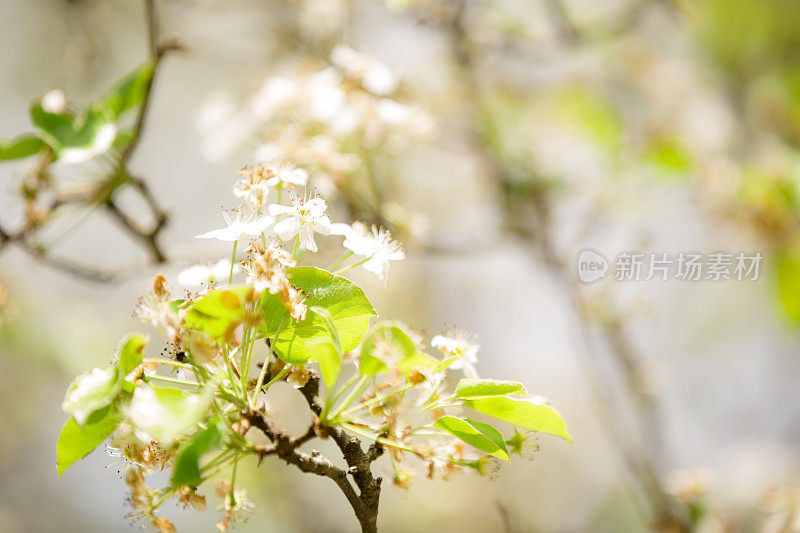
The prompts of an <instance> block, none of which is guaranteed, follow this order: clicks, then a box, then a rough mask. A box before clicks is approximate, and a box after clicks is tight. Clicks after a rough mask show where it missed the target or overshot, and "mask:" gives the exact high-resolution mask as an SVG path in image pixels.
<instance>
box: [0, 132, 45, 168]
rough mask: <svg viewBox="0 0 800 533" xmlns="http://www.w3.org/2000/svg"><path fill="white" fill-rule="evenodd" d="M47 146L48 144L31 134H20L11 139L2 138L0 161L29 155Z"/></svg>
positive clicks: (0, 142)
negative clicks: (4, 139)
mask: <svg viewBox="0 0 800 533" xmlns="http://www.w3.org/2000/svg"><path fill="white" fill-rule="evenodd" d="M45 148H47V144H46V143H45V142H44V141H42V140H41V139H40V138H38V137H36V136H34V135H30V134H26V135H20V136H18V137H15V138H13V139H11V140H9V141H3V140H2V139H0V161H9V160H11V159H22V158H23V157H29V156H32V155H34V154H38V153H39V152H41V151H42V150H44V149H45Z"/></svg>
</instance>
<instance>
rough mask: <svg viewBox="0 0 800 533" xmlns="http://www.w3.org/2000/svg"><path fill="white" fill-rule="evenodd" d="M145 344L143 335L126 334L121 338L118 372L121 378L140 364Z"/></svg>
mask: <svg viewBox="0 0 800 533" xmlns="http://www.w3.org/2000/svg"><path fill="white" fill-rule="evenodd" d="M146 344H147V341H146V340H145V338H144V336H142V335H139V334H133V335H128V336H127V337H126V338H125V339H123V341H122V343H121V344H120V346H121V347H120V349H119V372H120V375H121V376H122V377H123V378H124V377H125V376H127V375H128V374H130V373H131V372H133V369H134V368H136V367H137V366H139V365H140V364H142V352H143V350H144V347H145V345H146Z"/></svg>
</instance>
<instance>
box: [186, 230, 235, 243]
mask: <svg viewBox="0 0 800 533" xmlns="http://www.w3.org/2000/svg"><path fill="white" fill-rule="evenodd" d="M239 237H241V235H240V234H239V233H237V232H236V231H235V230H234V229H233V227H227V228H221V229H214V230H211V231H207V232H206V233H201V234H200V235H195V237H194V238H195V239H217V240H218V241H225V242H233V241H238V240H239Z"/></svg>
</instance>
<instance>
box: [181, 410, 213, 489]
mask: <svg viewBox="0 0 800 533" xmlns="http://www.w3.org/2000/svg"><path fill="white" fill-rule="evenodd" d="M222 434H223V428H222V421H221V420H219V419H218V418H214V419H212V420H211V421H209V424H208V427H207V428H205V429H201V430H200V431H198V432H197V433H195V434H194V435H192V436H191V437H189V439H188V440H186V441H185V442H183V443H182V444H181V445H180V447H179V448H178V451H177V452H175V466H173V467H172V478H171V481H170V483H171V484H172V486H173V487H182V486H184V485H188V486H190V487H196V486H197V485H199V484H200V483H202V481H203V476H202V475H201V473H200V460H201V459H202V458H203V456H204V455H206V454H207V453H210V452H213V451H214V450H216V449H218V448H219V445H220V442H222Z"/></svg>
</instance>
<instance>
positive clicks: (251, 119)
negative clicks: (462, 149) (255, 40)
mask: <svg viewBox="0 0 800 533" xmlns="http://www.w3.org/2000/svg"><path fill="white" fill-rule="evenodd" d="M402 92H403V91H402V89H401V83H400V80H399V78H398V77H397V76H396V75H395V74H394V72H392V70H391V69H390V68H388V67H387V66H386V65H384V64H383V63H381V62H379V61H377V60H375V59H374V58H372V57H370V56H368V55H366V54H363V53H361V52H357V51H355V50H353V49H351V48H349V47H347V46H343V45H339V46H336V47H335V48H334V49H333V50H332V51H331V54H330V61H329V62H328V63H327V64H317V63H314V62H312V63H311V66H309V64H308V63H304V64H303V65H302V66H300V67H298V69H297V71H296V72H294V73H291V74H288V75H286V76H273V77H270V78H267V79H266V80H264V82H263V83H262V85H261V87H260V89H259V90H258V91H257V92H256V93H255V94H253V95H252V96H251V97H250V98H249V100H248V101H247V102H246V103H245V104H244V105H243V106H240V105H238V104H237V103H236V102H235V101H234V100H233V98H232V97H231V96H230V95H228V94H227V93H215V94H213V95H210V96H209V97H208V99H207V101H206V103H205V105H204V108H203V110H202V112H201V114H200V116H199V117H198V127H199V129H200V130H201V132H202V135H203V138H204V142H203V146H204V149H203V152H204V155H205V156H206V157H207V158H208V159H209V160H212V161H218V160H223V159H226V158H228V157H230V156H231V155H232V154H234V153H238V154H240V155H243V156H245V157H247V158H252V159H255V160H260V161H264V160H272V159H282V160H291V161H296V162H298V164H300V165H302V166H303V167H305V168H308V169H313V170H314V171H315V175H314V179H313V181H314V183H313V184H314V186H315V187H317V188H318V189H320V190H323V191H325V193H326V194H328V195H332V194H333V193H334V192H337V191H338V193H339V194H341V195H343V196H346V197H352V198H351V203H353V202H356V203H358V201H359V200H360V201H362V202H363V201H364V197H367V196H369V195H371V194H372V192H370V191H371V189H373V188H372V187H371V188H365V189H364V190H363V191H361V192H359V193H358V195H356V193H355V192H354V191H356V190H358V189H359V187H363V186H364V184H366V183H369V182H371V181H381V180H385V179H388V177H387V176H385V175H384V174H386V173H385V172H382V173H381V176H376V175H374V174H375V172H374V169H373V160H374V159H375V158H376V157H382V158H383V159H382V161H383V160H385V161H389V158H387V156H391V155H392V154H394V153H396V152H398V151H399V149H404V150H407V149H408V148H409V147H410V146H412V145H417V144H418V143H419V141H420V140H423V139H427V138H430V137H431V136H432V135H433V134H434V132H435V131H436V128H435V125H434V121H433V119H432V118H431V117H430V115H429V114H428V113H426V112H425V111H423V110H422V109H420V108H419V107H417V106H414V105H409V104H406V103H402V97H401V95H402ZM254 145H255V148H253V146H254ZM291 173H292V170H291V169H287V170H286V171H285V172H284V174H287V176H286V177H281V179H282V180H283V181H284V183H291V184H295V185H306V183H305V181H306V179H305V178H306V176H304V175H295V176H291V177H289V175H290V174H291ZM254 178H255V180H254ZM254 181H255V183H254ZM265 181H267V180H264V179H263V178H262V177H260V176H257V175H254V174H253V173H247V174H246V178H245V179H244V180H242V182H240V184H239V185H237V192H236V194H237V196H240V197H242V198H244V197H247V198H248V200H249V201H251V202H253V203H254V204H255V205H256V206H257V207H259V206H261V205H263V202H264V199H263V198H262V196H263V195H262V189H261V186H260V184H263V183H264V182H265ZM270 186H271V185H270ZM370 201H372V202H373V204H376V203H380V202H381V199H380V198H371V199H370ZM395 211H397V210H395ZM393 216H394V218H397V219H398V220H399V221H402V218H403V217H402V216H401V215H400V214H399V213H394V212H393Z"/></svg>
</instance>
